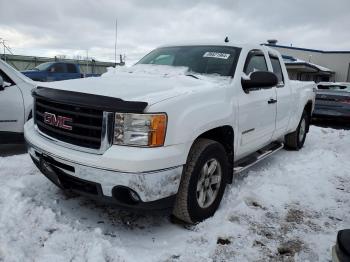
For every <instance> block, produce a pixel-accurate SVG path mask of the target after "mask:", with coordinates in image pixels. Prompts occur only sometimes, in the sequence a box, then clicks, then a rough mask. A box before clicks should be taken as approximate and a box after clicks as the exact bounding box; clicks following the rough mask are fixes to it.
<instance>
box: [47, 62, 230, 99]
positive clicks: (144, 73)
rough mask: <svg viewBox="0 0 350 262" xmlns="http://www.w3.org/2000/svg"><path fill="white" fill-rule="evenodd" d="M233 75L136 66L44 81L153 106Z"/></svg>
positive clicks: (52, 85) (213, 85)
mask: <svg viewBox="0 0 350 262" xmlns="http://www.w3.org/2000/svg"><path fill="white" fill-rule="evenodd" d="M229 79H231V78H230V77H221V76H204V75H193V74H192V73H189V72H188V69H187V68H186V67H172V66H155V65H136V66H133V67H129V68H128V67H120V68H117V69H114V68H112V69H109V70H108V72H107V73H105V74H103V75H102V76H101V77H91V78H84V79H75V80H67V81H59V82H51V83H45V84H42V86H45V87H49V88H54V89H61V90H67V91H75V92H83V93H88V94H96V95H103V96H110V97H116V98H121V99H123V100H127V101H143V102H147V103H148V104H149V105H152V104H155V103H158V102H160V101H163V100H167V99H170V98H173V97H176V96H179V95H184V94H186V93H192V92H199V91H201V90H207V89H213V88H218V86H225V85H227V83H228V81H229Z"/></svg>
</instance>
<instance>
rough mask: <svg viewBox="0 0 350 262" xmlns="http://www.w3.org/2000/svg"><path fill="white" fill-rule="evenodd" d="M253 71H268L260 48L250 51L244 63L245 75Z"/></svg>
mask: <svg viewBox="0 0 350 262" xmlns="http://www.w3.org/2000/svg"><path fill="white" fill-rule="evenodd" d="M255 71H268V69H267V63H266V59H265V56H264V53H263V52H262V51H260V50H253V51H250V52H249V54H248V57H247V60H246V62H245V65H244V73H245V74H246V75H249V74H250V73H252V72H255Z"/></svg>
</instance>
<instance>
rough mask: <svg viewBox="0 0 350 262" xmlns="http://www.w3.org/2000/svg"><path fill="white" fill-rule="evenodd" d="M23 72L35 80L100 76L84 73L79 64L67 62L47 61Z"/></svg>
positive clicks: (47, 80) (45, 80) (49, 80)
mask: <svg viewBox="0 0 350 262" xmlns="http://www.w3.org/2000/svg"><path fill="white" fill-rule="evenodd" d="M22 73H23V74H24V75H26V76H27V77H29V78H31V79H33V80H34V81H40V82H51V81H61V80H68V79H77V78H83V77H93V76H100V75H99V74H82V73H81V71H80V66H79V65H78V64H74V63H67V62H47V63H43V64H40V65H38V66H37V67H35V68H33V69H32V70H27V71H23V72H22Z"/></svg>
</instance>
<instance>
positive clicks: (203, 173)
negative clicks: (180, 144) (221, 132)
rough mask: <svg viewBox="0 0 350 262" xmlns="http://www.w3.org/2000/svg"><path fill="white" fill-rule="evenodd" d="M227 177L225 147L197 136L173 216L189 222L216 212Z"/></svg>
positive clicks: (200, 219)
mask: <svg viewBox="0 0 350 262" xmlns="http://www.w3.org/2000/svg"><path fill="white" fill-rule="evenodd" d="M227 177H228V159H227V154H226V151H225V149H224V147H223V146H222V145H221V144H219V143H217V142H215V141H213V140H209V139H198V140H197V141H196V142H195V144H194V145H193V146H192V148H191V151H190V154H189V156H188V159H187V163H186V165H185V167H184V172H183V175H182V179H181V183H180V188H179V191H178V194H177V199H176V202H175V206H174V210H173V215H174V216H175V217H177V218H178V219H180V220H182V221H184V222H186V223H190V224H192V223H196V222H200V221H202V220H204V219H206V218H208V217H211V216H212V215H214V213H215V211H216V210H217V208H218V207H219V205H220V202H221V199H222V196H223V194H224V191H225V187H226V183H227Z"/></svg>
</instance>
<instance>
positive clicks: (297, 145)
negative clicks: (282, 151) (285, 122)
mask: <svg viewBox="0 0 350 262" xmlns="http://www.w3.org/2000/svg"><path fill="white" fill-rule="evenodd" d="M309 125H310V118H309V115H308V114H307V112H306V111H305V110H304V111H303V114H302V116H301V119H300V122H299V125H298V128H297V129H296V130H295V131H294V132H293V133H289V134H288V135H286V137H285V145H286V147H287V148H289V149H293V150H299V149H301V148H302V147H303V146H304V143H305V139H306V134H307V131H308V130H309Z"/></svg>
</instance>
